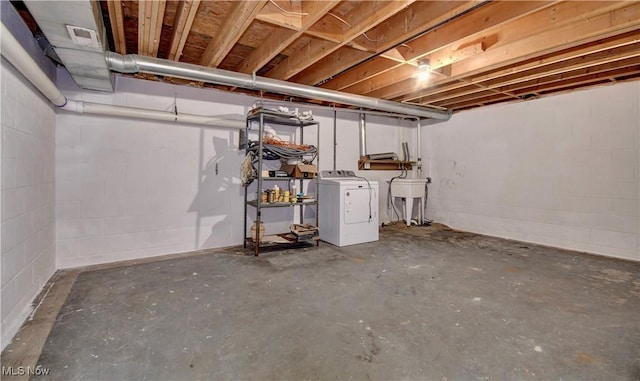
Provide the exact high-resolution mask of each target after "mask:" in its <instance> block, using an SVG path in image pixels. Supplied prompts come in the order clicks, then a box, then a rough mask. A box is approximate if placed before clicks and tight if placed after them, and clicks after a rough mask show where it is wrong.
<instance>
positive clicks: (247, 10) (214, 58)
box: [200, 0, 267, 67]
mask: <svg viewBox="0 0 640 381" xmlns="http://www.w3.org/2000/svg"><path fill="white" fill-rule="evenodd" d="M266 2H267V1H266V0H259V1H236V2H235V4H234V6H233V9H232V10H231V13H230V14H229V15H228V16H227V17H225V20H224V22H223V24H222V25H221V26H220V30H219V31H218V32H217V33H216V35H215V36H214V37H213V38H212V39H211V41H210V42H209V45H208V46H207V48H206V49H205V51H204V54H203V55H202V58H201V60H200V65H202V66H209V67H217V66H218V65H220V63H221V62H222V60H224V58H225V57H226V56H227V54H228V53H229V52H230V51H231V49H232V48H233V46H234V45H235V44H236V42H238V40H239V39H240V37H242V34H243V33H244V32H245V31H246V30H247V28H248V27H249V25H251V23H252V22H253V20H254V18H255V17H256V15H257V14H258V12H260V10H261V9H262V7H264V5H265V3H266Z"/></svg>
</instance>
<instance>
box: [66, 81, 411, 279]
mask: <svg viewBox="0 0 640 381" xmlns="http://www.w3.org/2000/svg"><path fill="white" fill-rule="evenodd" d="M58 78H59V81H58V85H59V86H60V87H61V89H63V91H64V92H65V94H66V95H68V97H69V98H70V99H82V100H85V101H91V102H99V103H106V104H117V105H126V106H132V107H145V108H153V109H159V110H173V104H174V99H177V107H178V111H179V112H185V113H192V114H200V115H221V114H224V115H228V114H234V116H235V117H237V118H240V119H244V115H246V112H247V110H248V109H249V108H250V106H251V105H252V104H253V103H254V101H255V99H254V98H251V97H248V96H243V95H236V94H229V93H223V92H218V91H215V90H210V89H209V90H202V89H196V88H190V87H184V86H174V85H169V84H164V83H156V82H149V81H143V80H138V79H135V78H130V77H123V76H118V77H117V82H116V89H117V92H116V93H114V94H104V93H94V92H88V91H81V90H79V89H78V88H77V87H75V85H74V84H73V83H72V81H71V80H70V79H69V77H68V75H66V73H65V72H63V71H60V72H59V73H58ZM313 113H314V117H315V120H317V121H318V122H319V123H320V132H321V133H320V153H321V160H320V169H331V168H332V167H333V151H332V149H333V148H332V146H333V112H332V111H324V110H321V111H318V110H314V111H313ZM338 117H339V120H338V131H339V137H338V141H339V142H340V144H339V147H338V155H337V156H338V163H339V164H338V167H339V168H343V169H354V170H355V169H357V158H358V140H357V139H358V122H357V117H356V116H355V115H353V114H349V113H344V112H341V113H338ZM397 124H398V121H397V120H396V119H392V118H377V119H376V118H373V120H371V121H370V124H369V129H370V130H371V131H372V135H371V136H373V137H372V138H371V140H370V144H371V145H372V146H373V147H374V149H376V150H379V151H377V152H380V151H389V150H398V148H399V144H400V143H398V142H400V141H401V136H403V134H404V132H403V131H404V129H403V128H398V127H397ZM56 125H57V134H56V223H57V230H56V242H57V256H56V258H57V266H58V268H69V267H76V266H82V265H90V264H97V263H105V262H113V261H119V260H127V259H135V258H142V257H149V256H156V255H163V254H169V253H179V252H186V251H191V250H197V249H204V248H215V247H224V246H230V245H237V244H241V243H242V237H243V231H242V224H243V216H244V207H243V200H244V193H243V188H242V186H241V185H240V163H241V161H242V159H243V158H244V152H243V151H239V150H238V148H237V147H238V139H239V134H238V131H237V130H230V129H218V128H203V127H199V126H190V125H177V124H172V123H161V122H154V121H141V120H126V119H121V118H120V119H119V118H110V117H101V116H90V115H78V114H71V113H65V112H59V113H58V114H57V116H56ZM414 139H415V138H414ZM390 141H391V142H393V143H394V144H397V147H395V146H390V144H389V142H390ZM305 142H310V143H314V142H315V131H311V130H309V131H308V132H306V133H305ZM216 165H217V167H218V173H217V174H216V171H215V169H216ZM365 175H367V176H369V175H370V173H366V174H365ZM376 176H380V177H384V178H390V177H391V176H390V174H389V173H381V174H380V173H378V174H376V175H374V176H371V177H372V178H376ZM380 202H381V203H382V202H384V200H381V201H380ZM382 208H383V206H382V204H381V210H382ZM293 213H294V209H293V208H283V209H281V210H280V209H278V210H273V209H270V210H268V211H267V212H264V213H263V218H264V220H265V222H266V224H265V226H266V230H267V231H266V232H267V234H271V233H275V232H277V231H282V230H283V229H286V228H288V226H289V225H290V224H291V222H292V217H293ZM310 217H311V215H310Z"/></svg>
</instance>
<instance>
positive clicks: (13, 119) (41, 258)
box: [0, 60, 55, 348]
mask: <svg viewBox="0 0 640 381" xmlns="http://www.w3.org/2000/svg"><path fill="white" fill-rule="evenodd" d="M0 70H1V72H0V78H1V79H0V83H1V96H2V99H1V102H0V103H1V107H2V110H1V117H0V125H1V127H2V148H1V151H2V152H1V154H0V157H1V160H0V161H1V164H2V165H1V166H2V169H1V181H0V193H1V197H0V198H1V199H2V211H1V214H0V221H1V235H0V241H1V255H0V263H1V268H2V271H1V276H0V279H1V281H0V283H1V289H0V299H2V306H1V311H2V312H1V319H2V323H1V325H2V328H1V330H2V339H1V341H2V342H1V346H2V348H4V347H5V346H6V345H7V344H8V343H9V341H10V340H11V338H12V337H13V336H14V335H15V333H16V332H17V331H18V329H19V328H20V325H21V324H22V322H23V321H24V319H25V318H26V317H27V316H28V315H29V313H30V312H31V310H32V306H31V302H32V300H33V298H34V297H35V296H36V295H37V294H38V293H39V292H40V290H41V289H42V286H43V285H44V284H45V283H46V282H47V281H48V280H49V278H50V277H51V275H52V274H53V273H54V271H55V216H54V191H55V186H54V161H55V139H54V135H55V113H54V110H53V108H52V107H51V105H50V103H49V102H48V101H47V100H45V99H44V98H43V97H42V96H41V95H40V94H39V93H38V92H37V90H35V89H34V88H32V87H31V86H30V85H28V84H26V83H25V80H24V79H23V78H22V76H21V75H20V74H19V73H17V72H16V71H15V70H14V69H13V68H12V67H11V66H10V65H9V64H8V63H7V62H6V61H4V60H3V61H2V64H1V68H0Z"/></svg>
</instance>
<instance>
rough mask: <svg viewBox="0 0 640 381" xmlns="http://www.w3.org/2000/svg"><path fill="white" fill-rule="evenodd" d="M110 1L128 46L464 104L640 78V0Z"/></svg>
mask: <svg viewBox="0 0 640 381" xmlns="http://www.w3.org/2000/svg"><path fill="white" fill-rule="evenodd" d="M30 6H31V5H30ZM100 6H101V9H102V12H103V19H104V24H105V26H106V29H107V37H108V40H109V46H110V49H111V50H112V51H115V52H118V53H121V54H128V53H135V54H140V55H144V56H153V57H158V58H164V59H170V60H179V61H181V62H186V63H191V64H198V65H202V66H208V67H217V68H220V69H226V70H231V71H236V72H241V73H248V74H250V73H256V75H259V76H265V77H268V78H274V79H281V80H287V81H291V82H295V83H300V84H306V85H313V86H319V87H322V88H326V89H332V90H340V91H344V92H349V93H354V94H360V95H366V96H370V97H375V98H381V99H387V100H393V101H398V102H405V103H410V104H416V105H424V106H431V107H436V108H442V109H449V110H453V111H457V110H464V109H469V108H474V107H478V106H483V105H489V104H494V103H499V102H509V101H516V100H522V99H529V98H532V97H538V96H541V95H545V94H549V93H554V92H560V91H567V90H572V89H576V88H581V87H587V86H593V85H600V84H605V83H611V82H616V81H628V80H638V79H639V78H640V2H628V1H620V2H617V1H600V2H598V1H582V2H575V1H558V2H553V1H541V2H527V1H518V2H515V1H505V2H497V1H491V2H489V1H468V2H463V1H335V0H334V1H299V0H293V1H281V0H260V1H199V0H184V1H121V0H115V1H101V2H100ZM21 13H22V14H23V17H25V18H28V15H27V13H28V12H26V11H24V10H23V11H22V12H21ZM426 62H428V63H429V64H430V67H431V69H430V70H429V71H427V72H426V73H423V74H422V75H421V72H423V71H424V69H420V68H419V67H418V66H419V65H420V64H421V63H426ZM141 77H143V78H145V79H149V80H163V81H168V82H173V83H181V84H188V85H192V86H206V87H209V86H211V87H216V88H222V89H225V90H236V91H238V90H241V89H233V88H230V87H225V86H219V85H210V84H202V83H194V82H188V81H184V80H179V79H173V78H158V77H157V76H152V75H142V76H141ZM287 99H289V98H287Z"/></svg>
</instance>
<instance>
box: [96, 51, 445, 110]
mask: <svg viewBox="0 0 640 381" xmlns="http://www.w3.org/2000/svg"><path fill="white" fill-rule="evenodd" d="M106 59H107V64H108V66H109V69H111V70H113V71H117V72H120V73H129V74H133V73H140V72H142V73H149V74H156V75H163V76H169V77H177V78H183V79H189V80H194V81H203V82H209V83H215V84H219V85H227V86H235V87H242V88H245V89H254V90H262V91H269V92H273V93H277V94H284V95H291V96H297V97H304V98H309V99H317V100H321V101H327V102H336V103H341V104H346V105H351V106H356V107H362V108H369V109H374V110H380V111H386V112H391V113H395V114H400V115H407V116H415V117H419V118H429V119H437V120H442V121H446V120H449V118H451V112H447V111H442V110H435V109H431V108H428V107H422V106H416V105H410V104H404V103H399V102H393V101H388V100H384V99H377V98H372V97H367V96H363V95H357V94H349V93H344V92H341V91H335V90H328V89H323V88H320V87H314V86H308V85H301V84H297V83H292V82H287V81H282V80H278V79H272V78H265V77H258V76H256V75H255V73H254V75H249V74H243V73H236V72H233V71H229V70H222V69H215V68H210V67H203V66H198V65H193V64H188V63H184V62H176V61H170V60H165V59H161V58H154V57H144V56H139V55H137V54H128V55H121V54H118V53H113V52H107V55H106Z"/></svg>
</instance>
